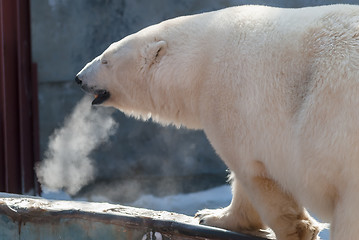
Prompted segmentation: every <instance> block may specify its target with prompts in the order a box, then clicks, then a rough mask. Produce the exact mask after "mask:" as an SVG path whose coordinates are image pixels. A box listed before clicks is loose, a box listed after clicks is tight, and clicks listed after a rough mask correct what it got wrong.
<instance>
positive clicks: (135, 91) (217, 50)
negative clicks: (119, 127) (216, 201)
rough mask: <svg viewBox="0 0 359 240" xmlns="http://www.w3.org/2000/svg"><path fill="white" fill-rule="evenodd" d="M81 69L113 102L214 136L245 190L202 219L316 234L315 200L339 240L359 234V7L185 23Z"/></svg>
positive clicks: (248, 12)
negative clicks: (358, 205) (104, 61)
mask: <svg viewBox="0 0 359 240" xmlns="http://www.w3.org/2000/svg"><path fill="white" fill-rule="evenodd" d="M103 60H106V61H107V62H108V63H107V64H102V63H101V61H103ZM78 76H79V78H80V79H82V80H83V83H84V84H87V85H88V86H91V87H94V88H105V89H107V90H109V91H110V93H111V98H110V99H109V100H108V101H106V102H105V103H104V105H111V106H115V107H117V108H119V109H120V110H122V111H124V112H125V113H128V114H136V115H139V116H143V117H144V118H146V117H149V116H152V117H153V118H154V119H157V120H158V121H159V122H162V123H174V124H176V125H184V126H187V127H188V128H195V129H203V130H204V131H205V133H206V135H207V137H208V139H209V140H210V142H211V144H212V145H213V147H214V148H215V149H216V151H217V153H218V154H219V155H220V156H221V158H222V159H223V160H224V162H225V163H226V164H227V166H228V167H229V168H230V170H231V171H232V172H233V181H234V182H233V195H234V196H233V201H232V203H231V205H230V206H229V207H227V208H225V209H222V210H215V211H209V210H206V211H202V212H199V214H198V217H199V218H200V219H201V223H204V224H209V225H213V226H220V227H224V228H227V229H231V230H235V231H252V232H256V231H257V230H258V229H259V228H264V227H265V226H266V225H268V226H269V227H271V228H272V229H273V230H274V232H275V233H276V235H277V238H278V239H317V233H318V231H319V230H320V225H319V224H318V223H317V222H316V221H315V220H313V219H312V218H311V217H310V216H309V214H308V213H307V212H306V210H305V209H304V208H303V206H305V207H306V208H307V209H309V210H310V211H312V212H313V213H315V214H316V215H317V216H318V217H320V218H321V219H322V220H324V221H329V222H330V223H331V224H332V227H331V233H332V239H334V240H338V239H346V240H350V239H357V238H358V236H359V221H358V219H357V218H358V216H359V209H358V207H357V204H358V202H359V191H358V190H359V189H358V187H359V174H358V171H359V7H357V6H350V5H333V6H323V7H313V8H303V9H280V8H272V7H264V6H242V7H233V8H228V9H224V10H220V11H216V12H211V13H205V14H200V15H193V16H186V17H180V18H175V19H172V20H168V21H165V22H162V23H160V24H158V25H154V26H151V27H148V28H146V29H144V30H142V31H140V32H138V33H135V34H133V35H130V36H128V37H126V38H124V39H123V40H121V41H119V42H116V43H114V44H112V45H111V46H110V47H109V48H108V49H107V50H106V51H105V52H104V53H103V54H102V55H100V56H99V57H98V58H96V59H95V60H94V61H93V62H91V63H90V64H88V65H87V66H86V67H85V68H84V69H83V70H82V71H81V72H80V73H79V74H78ZM357 211H358V212H357Z"/></svg>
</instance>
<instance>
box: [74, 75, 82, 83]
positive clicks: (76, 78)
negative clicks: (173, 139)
mask: <svg viewBox="0 0 359 240" xmlns="http://www.w3.org/2000/svg"><path fill="white" fill-rule="evenodd" d="M75 82H76V83H77V84H78V85H81V84H82V81H81V79H80V78H79V77H78V76H76V77H75Z"/></svg>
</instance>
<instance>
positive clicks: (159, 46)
mask: <svg viewBox="0 0 359 240" xmlns="http://www.w3.org/2000/svg"><path fill="white" fill-rule="evenodd" d="M166 49H167V42H166V41H163V40H161V41H156V42H152V43H150V44H148V46H147V48H146V51H145V56H144V57H145V60H146V64H148V65H149V66H151V65H152V64H154V63H156V62H159V61H160V59H161V58H162V56H163V55H164V54H165V53H166Z"/></svg>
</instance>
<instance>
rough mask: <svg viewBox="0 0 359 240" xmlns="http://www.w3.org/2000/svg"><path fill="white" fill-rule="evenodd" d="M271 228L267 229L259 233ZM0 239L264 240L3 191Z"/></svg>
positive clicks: (160, 216)
mask: <svg viewBox="0 0 359 240" xmlns="http://www.w3.org/2000/svg"><path fill="white" fill-rule="evenodd" d="M263 233H267V232H265V231H263V232H262V233H261V234H263ZM0 239H4V240H7V239H9V240H10V239H11V240H16V239H19V240H20V239H21V240H25V239H26V240H35V239H44V240H45V239H46V240H52V239H76V240H82V239H86V240H88V239H96V240H97V239H103V240H112V239H126V240H127V239H129V240H132V239H139V240H146V239H157V240H158V239H162V240H167V239H171V240H176V239H181V240H194V239H199V240H204V239H218V240H220V239H233V240H263V239H264V238H260V237H254V236H249V235H245V234H239V233H234V232H231V231H227V230H223V229H219V228H214V227H208V226H202V225H198V223H197V221H196V220H195V219H194V218H193V217H189V216H186V215H182V214H178V213H172V212H164V211H152V210H148V209H141V208H133V207H127V206H121V205H116V204H108V203H93V202H78V201H53V200H47V199H43V198H36V197H29V196H22V195H15V194H5V193H0Z"/></svg>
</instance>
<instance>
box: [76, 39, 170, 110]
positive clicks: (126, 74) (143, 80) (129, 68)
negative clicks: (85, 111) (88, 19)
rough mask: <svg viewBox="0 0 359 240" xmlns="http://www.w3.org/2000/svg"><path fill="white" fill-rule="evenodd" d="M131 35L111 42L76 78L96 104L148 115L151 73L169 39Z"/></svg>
mask: <svg viewBox="0 0 359 240" xmlns="http://www.w3.org/2000/svg"><path fill="white" fill-rule="evenodd" d="M139 35H142V34H141V33H137V34H134V35H130V36H128V37H126V38H124V39H122V40H120V41H118V42H115V43H113V44H111V45H110V46H109V47H108V48H107V49H106V50H105V51H104V52H103V53H102V54H101V55H100V56H98V57H96V58H95V59H93V60H92V61H91V62H90V63H88V64H87V65H86V66H85V67H84V68H83V69H82V70H81V71H80V72H79V73H78V74H77V75H76V78H75V81H76V82H77V83H78V84H79V85H80V86H81V88H82V89H83V90H84V91H85V92H87V93H90V94H93V95H94V96H95V99H94V100H93V102H92V104H93V105H104V106H113V107H116V108H119V109H120V110H122V111H124V112H128V113H131V112H133V111H136V112H138V113H139V114H141V115H143V114H148V113H149V112H150V109H151V107H150V106H149V105H150V104H151V96H150V91H151V90H150V89H151V86H150V84H149V81H151V78H152V77H151V76H152V75H153V74H154V72H155V71H156V69H157V66H156V65H158V64H159V63H160V61H161V58H162V57H163V56H164V55H165V52H166V49H167V42H166V41H165V40H158V39H155V38H152V37H150V36H146V34H143V36H139Z"/></svg>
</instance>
